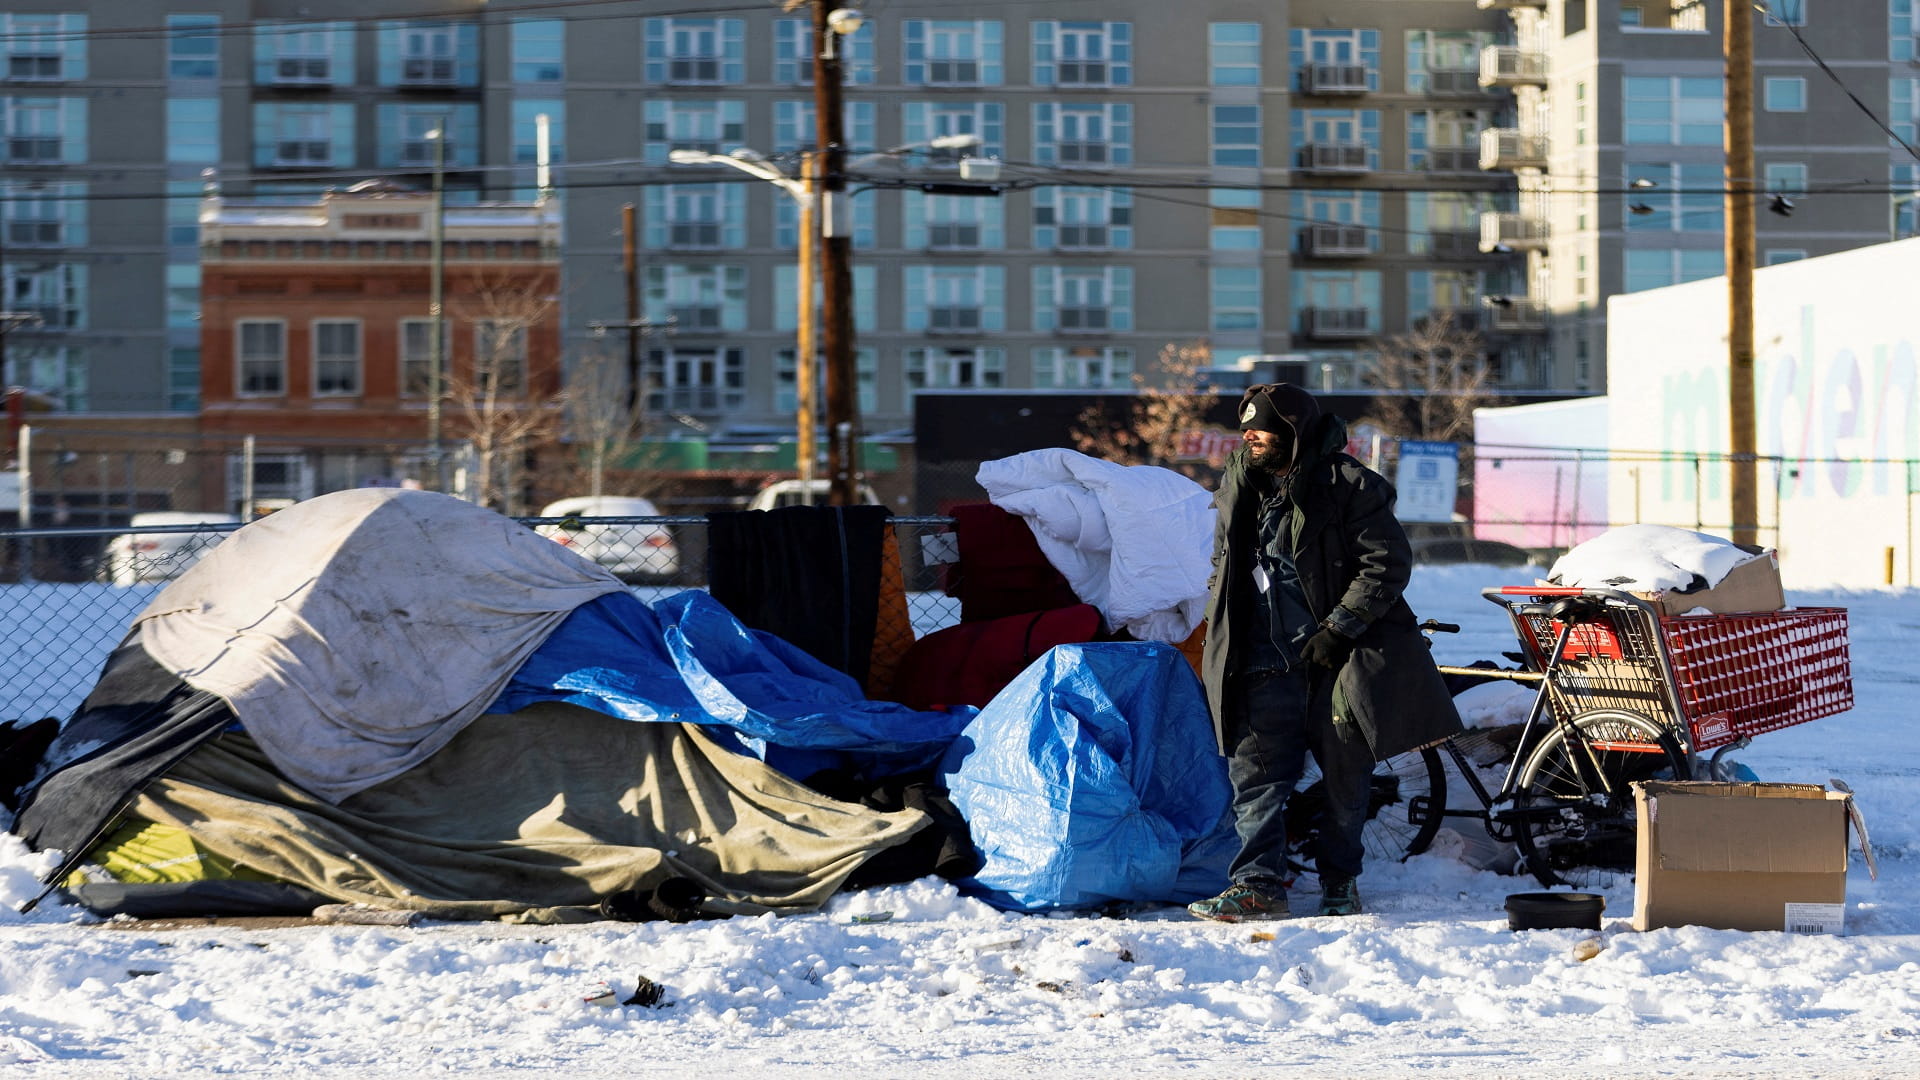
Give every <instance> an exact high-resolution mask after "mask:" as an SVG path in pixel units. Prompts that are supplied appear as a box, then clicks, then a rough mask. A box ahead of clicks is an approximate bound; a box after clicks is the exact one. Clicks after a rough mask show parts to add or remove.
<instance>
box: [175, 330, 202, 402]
mask: <svg viewBox="0 0 1920 1080" xmlns="http://www.w3.org/2000/svg"><path fill="white" fill-rule="evenodd" d="M167 411H168V412H199V411H200V350H199V349H198V348H195V347H193V346H191V345H179V346H175V347H173V348H170V349H168V350H167Z"/></svg>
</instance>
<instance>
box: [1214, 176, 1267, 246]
mask: <svg viewBox="0 0 1920 1080" xmlns="http://www.w3.org/2000/svg"><path fill="white" fill-rule="evenodd" d="M1260 199H1261V193H1260V192H1259V191H1252V190H1243V189H1240V188H1214V189H1213V191H1212V192H1211V193H1209V195H1208V200H1207V201H1208V202H1209V203H1210V204H1211V209H1210V210H1209V211H1208V241H1207V243H1208V246H1209V247H1211V248H1212V249H1213V250H1215V251H1259V250H1260V245H1261V243H1262V239H1261V234H1260Z"/></svg>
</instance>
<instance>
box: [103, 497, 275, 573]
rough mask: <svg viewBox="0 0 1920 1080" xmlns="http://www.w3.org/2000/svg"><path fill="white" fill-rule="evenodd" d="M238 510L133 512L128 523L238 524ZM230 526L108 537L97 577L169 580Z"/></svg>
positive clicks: (133, 525) (222, 536)
mask: <svg viewBox="0 0 1920 1080" xmlns="http://www.w3.org/2000/svg"><path fill="white" fill-rule="evenodd" d="M241 520H242V519H241V518H240V516H239V515H238V514H221V513H214V512H208V511H200V510H156V511H150V512H148V513H144V514H135V515H133V517H132V518H131V519H129V520H128V522H127V526H128V528H131V529H139V528H141V527H142V526H147V527H152V526H156V525H239V524H240V523H241ZM232 531H233V530H232V529H197V530H192V531H188V530H184V529H183V530H181V531H179V532H126V533H121V534H120V535H119V536H116V537H114V538H113V539H111V540H109V541H107V550H106V553H105V554H104V555H103V556H101V559H100V580H102V581H106V582H111V583H112V584H115V585H145V584H149V583H152V582H156V581H172V580H173V579H174V578H177V577H179V576H180V575H181V574H184V573H186V572H187V568H188V567H190V566H192V565H193V564H194V563H197V562H199V561H200V556H202V555H205V554H206V553H207V552H208V551H210V550H212V549H213V546H214V545H215V544H218V543H219V542H220V541H222V540H224V539H226V537H227V534H228V533H230V532H232Z"/></svg>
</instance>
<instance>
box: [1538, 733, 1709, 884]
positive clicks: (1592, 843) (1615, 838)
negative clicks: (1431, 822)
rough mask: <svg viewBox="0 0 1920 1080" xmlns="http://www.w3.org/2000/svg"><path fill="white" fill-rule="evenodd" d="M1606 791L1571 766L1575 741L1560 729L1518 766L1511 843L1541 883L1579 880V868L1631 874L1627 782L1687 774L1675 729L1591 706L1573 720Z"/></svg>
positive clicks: (1629, 789) (1577, 749)
mask: <svg viewBox="0 0 1920 1080" xmlns="http://www.w3.org/2000/svg"><path fill="white" fill-rule="evenodd" d="M1573 726H1574V727H1576V728H1578V729H1579V731H1580V733H1581V735H1582V736H1583V737H1584V738H1585V741H1586V743H1587V744H1588V745H1589V746H1590V747H1592V749H1593V756H1594V759H1595V761H1597V762H1598V763H1599V766H1600V770H1601V773H1602V775H1604V776H1605V777H1606V778H1607V783H1608V786H1609V787H1611V788H1612V790H1611V792H1609V793H1607V794H1601V793H1599V792H1597V791H1594V790H1592V789H1591V788H1590V787H1589V785H1588V784H1587V783H1586V782H1585V781H1584V780H1582V778H1581V776H1582V774H1581V772H1580V771H1579V770H1577V769H1576V768H1575V767H1574V758H1573V757H1572V755H1573V754H1575V753H1580V752H1581V750H1580V747H1579V746H1578V744H1574V745H1569V740H1568V738H1567V733H1566V732H1565V731H1564V730H1562V729H1561V728H1559V727H1555V728H1553V729H1551V730H1549V731H1548V732H1547V734H1546V735H1545V736H1544V737H1543V738H1542V739H1541V740H1540V745H1539V746H1536V747H1535V748H1534V750H1533V753H1531V754H1530V755H1528V756H1527V761H1526V764H1525V765H1524V766H1522V767H1521V770H1520V775H1519V777H1518V782H1519V798H1518V800H1517V802H1516V806H1517V808H1518V809H1519V811H1520V812H1519V813H1518V814H1516V815H1515V817H1514V830H1513V831H1514V840H1515V842H1516V843H1517V844H1518V845H1519V848H1520V854H1521V856H1522V857H1523V858H1524V859H1525V860H1526V864H1527V869H1528V870H1529V871H1531V872H1532V873H1533V876H1534V877H1536V878H1538V879H1539V881H1540V884H1542V885H1546V886H1554V885H1579V884H1583V883H1584V881H1583V879H1584V878H1585V877H1586V876H1587V875H1586V874H1584V873H1582V871H1583V870H1588V869H1591V870H1599V871H1615V872H1617V871H1630V870H1632V869H1633V861H1634V810H1633V788H1632V784H1633V783H1634V782H1635V781H1637V780H1654V779H1665V778H1673V777H1685V776H1686V775H1687V759H1686V756H1685V755H1684V754H1682V753H1681V752H1680V746H1679V744H1678V743H1677V742H1675V741H1674V738H1673V734H1672V732H1670V731H1668V730H1667V729H1666V728H1665V727H1663V726H1661V725H1659V724H1656V723H1654V722H1653V721H1652V720H1649V719H1647V718H1646V717H1644V716H1641V715H1640V714H1639V713H1632V712H1625V711H1622V710H1619V709H1595V710H1594V711H1592V712H1587V713H1581V714H1580V715H1579V716H1576V717H1574V718H1573Z"/></svg>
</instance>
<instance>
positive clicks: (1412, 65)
mask: <svg viewBox="0 0 1920 1080" xmlns="http://www.w3.org/2000/svg"><path fill="white" fill-rule="evenodd" d="M1495 40H1496V39H1495V35H1493V34H1491V33H1488V32H1487V31H1485V30H1409V31H1407V91H1408V92H1409V93H1414V94H1426V93H1449V94H1457V93H1474V92H1477V91H1478V90H1479V88H1480V50H1482V49H1484V48H1485V47H1487V46H1488V45H1492V44H1494V42H1495Z"/></svg>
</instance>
